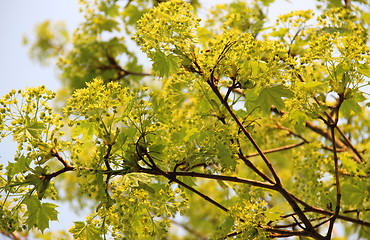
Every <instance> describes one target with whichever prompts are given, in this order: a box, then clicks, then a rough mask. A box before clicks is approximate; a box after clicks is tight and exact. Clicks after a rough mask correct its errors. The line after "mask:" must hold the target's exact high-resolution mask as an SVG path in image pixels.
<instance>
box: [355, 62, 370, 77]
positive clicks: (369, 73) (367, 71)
mask: <svg viewBox="0 0 370 240" xmlns="http://www.w3.org/2000/svg"><path fill="white" fill-rule="evenodd" d="M357 70H358V71H359V72H360V73H361V74H363V75H365V76H366V77H370V66H369V65H368V64H362V65H359V66H358V67H357Z"/></svg>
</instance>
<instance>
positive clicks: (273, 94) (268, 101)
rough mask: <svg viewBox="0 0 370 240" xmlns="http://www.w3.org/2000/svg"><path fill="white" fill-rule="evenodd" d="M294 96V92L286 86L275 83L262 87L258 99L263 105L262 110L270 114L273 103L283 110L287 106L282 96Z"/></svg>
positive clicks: (259, 103) (258, 102)
mask: <svg viewBox="0 0 370 240" xmlns="http://www.w3.org/2000/svg"><path fill="white" fill-rule="evenodd" d="M293 96H294V95H293V92H292V91H290V90H289V89H288V88H286V87H285V86H283V85H273V86H268V87H266V88H264V89H262V91H261V92H260V94H259V96H258V98H257V100H256V101H257V104H258V105H260V106H261V111H262V112H263V113H265V114H269V113H270V109H271V106H272V105H274V106H275V107H276V108H277V109H278V110H282V109H283V108H284V107H285V104H284V102H283V100H282V97H287V98H289V97H293Z"/></svg>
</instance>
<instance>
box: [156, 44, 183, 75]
mask: <svg viewBox="0 0 370 240" xmlns="http://www.w3.org/2000/svg"><path fill="white" fill-rule="evenodd" d="M152 61H153V69H155V70H157V71H158V72H159V76H160V77H164V76H167V77H168V76H170V75H171V74H172V73H176V72H177V70H178V68H179V66H178V61H179V59H178V57H176V56H175V55H173V54H168V55H167V56H166V54H165V53H163V52H162V51H161V50H159V49H157V50H156V51H155V53H154V56H153V57H152Z"/></svg>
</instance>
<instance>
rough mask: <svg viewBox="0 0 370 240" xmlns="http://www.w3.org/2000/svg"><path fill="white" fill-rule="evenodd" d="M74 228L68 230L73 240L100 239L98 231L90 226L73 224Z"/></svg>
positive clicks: (79, 223) (79, 222) (81, 223)
mask: <svg viewBox="0 0 370 240" xmlns="http://www.w3.org/2000/svg"><path fill="white" fill-rule="evenodd" d="M74 224H75V225H74V226H73V227H72V228H71V229H70V230H69V232H70V233H72V234H73V237H74V238H75V239H81V240H88V239H96V240H99V239H102V237H101V235H100V233H101V232H100V229H99V228H98V227H96V226H95V225H92V224H85V223H84V222H81V221H78V222H74Z"/></svg>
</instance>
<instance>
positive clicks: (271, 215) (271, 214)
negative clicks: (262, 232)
mask: <svg viewBox="0 0 370 240" xmlns="http://www.w3.org/2000/svg"><path fill="white" fill-rule="evenodd" d="M280 209H281V207H280V206H274V207H272V208H270V209H267V210H266V212H265V213H264V214H265V216H266V217H267V218H268V220H270V221H276V220H279V219H280V216H281V215H282V214H283V212H281V211H280Z"/></svg>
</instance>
